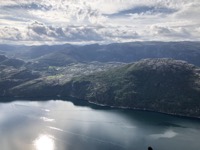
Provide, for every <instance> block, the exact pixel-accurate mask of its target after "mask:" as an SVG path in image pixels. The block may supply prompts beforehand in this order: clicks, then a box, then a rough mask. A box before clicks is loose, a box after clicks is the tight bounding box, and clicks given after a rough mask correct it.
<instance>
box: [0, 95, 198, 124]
mask: <svg viewBox="0 0 200 150" xmlns="http://www.w3.org/2000/svg"><path fill="white" fill-rule="evenodd" d="M50 100H54V101H56V100H61V101H69V102H72V103H74V104H75V105H76V104H77V103H76V102H83V103H85V104H86V103H87V105H86V106H89V105H88V104H90V107H94V106H95V107H99V108H109V109H120V110H131V111H134V110H135V111H145V112H153V113H160V114H164V115H170V116H174V117H180V118H186V119H195V120H200V117H195V116H190V115H183V114H176V113H169V112H162V111H159V110H158V111H156V110H150V109H146V108H137V107H135V108H132V107H125V106H111V105H106V104H100V103H96V102H92V101H88V100H84V99H79V98H76V97H57V96H55V97H50V96H49V97H48V96H46V97H40V98H33V97H0V103H9V102H14V101H50ZM85 104H84V105H85Z"/></svg>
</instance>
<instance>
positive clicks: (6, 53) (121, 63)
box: [0, 42, 200, 117]
mask: <svg viewBox="0 0 200 150" xmlns="http://www.w3.org/2000/svg"><path fill="white" fill-rule="evenodd" d="M0 54H1V55H0V68H1V72H0V98H1V101H7V98H12V99H13V100H14V99H32V98H34V99H42V98H47V99H52V98H60V99H65V98H77V99H81V100H87V101H89V102H92V103H96V104H101V105H108V106H114V107H125V108H133V109H142V110H150V111H157V112H163V113H169V114H176V115H183V116H192V117H200V109H199V108H200V100H199V97H200V68H199V67H197V66H200V59H199V58H200V42H133V43H115V44H109V45H98V44H93V45H85V46H76V45H68V44H66V45H54V46H46V45H43V46H13V45H12V46H9V45H0ZM186 61H187V62H186ZM188 62H189V63H188Z"/></svg>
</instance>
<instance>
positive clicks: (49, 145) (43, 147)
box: [34, 135, 55, 150]
mask: <svg viewBox="0 0 200 150" xmlns="http://www.w3.org/2000/svg"><path fill="white" fill-rule="evenodd" d="M34 146H35V148H36V150H54V149H55V144H54V139H53V137H52V136H50V135H39V137H38V138H37V139H36V140H35V141H34Z"/></svg>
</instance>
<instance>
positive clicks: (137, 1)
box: [0, 0, 200, 44]
mask: <svg viewBox="0 0 200 150" xmlns="http://www.w3.org/2000/svg"><path fill="white" fill-rule="evenodd" d="M0 10H1V12H0V34H1V35H0V40H1V41H3V42H4V43H5V42H6V43H7V42H13V41H18V42H17V43H20V41H21V42H31V41H33V42H40V43H42V42H44V43H45V42H48V43H50V44H51V43H53V42H59V41H60V42H77V41H78V42H91V41H94V42H105V43H107V42H116V41H117V42H123V41H134V40H163V41H165V40H199V39H200V34H199V26H200V20H199V19H198V16H199V11H200V1H199V0H190V1H188V0H176V1H174V0H167V1H162V0H128V1H124V0H115V1H113V0H59V1H58V0H48V1H46V0H40V1H36V0H7V1H2V2H1V3H0Z"/></svg>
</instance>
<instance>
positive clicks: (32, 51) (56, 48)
mask: <svg viewBox="0 0 200 150" xmlns="http://www.w3.org/2000/svg"><path fill="white" fill-rule="evenodd" d="M1 53H4V55H7V56H9V57H14V58H20V59H23V60H25V61H33V62H37V63H38V64H39V65H38V66H43V67H44V66H46V67H48V65H51V66H66V65H68V64H71V63H89V62H93V61H98V62H103V63H107V62H123V63H131V62H136V61H139V60H141V59H146V58H172V59H178V60H185V61H187V62H189V63H191V64H194V65H197V66H200V59H199V58H200V42H186V41H185V42H130V43H112V44H107V45H99V44H91V45H70V44H64V45H52V46H50V45H41V46H15V45H12V46H9V45H0V54H1Z"/></svg>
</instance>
